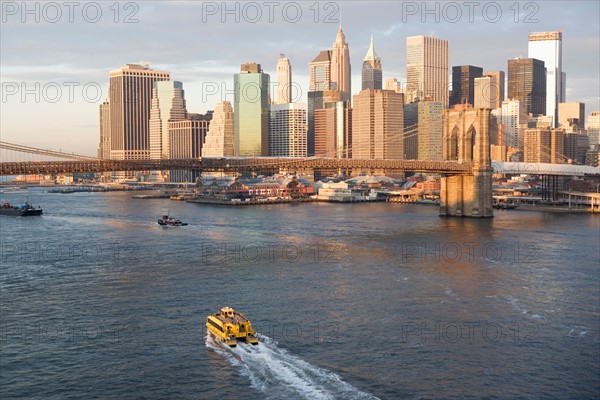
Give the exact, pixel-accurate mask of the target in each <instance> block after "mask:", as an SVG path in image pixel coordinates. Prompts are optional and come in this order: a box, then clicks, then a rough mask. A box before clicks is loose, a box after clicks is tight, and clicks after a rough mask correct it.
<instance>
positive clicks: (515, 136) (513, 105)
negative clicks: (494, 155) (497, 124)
mask: <svg viewBox="0 0 600 400" xmlns="http://www.w3.org/2000/svg"><path fill="white" fill-rule="evenodd" d="M500 121H501V124H502V125H503V126H504V134H505V141H506V142H505V143H506V145H507V146H512V147H518V148H521V149H522V148H523V135H522V133H521V132H522V129H521V127H522V126H523V125H525V124H526V123H527V113H526V112H525V105H524V104H523V102H522V101H521V100H517V99H514V100H504V101H503V102H502V112H501V117H500Z"/></svg>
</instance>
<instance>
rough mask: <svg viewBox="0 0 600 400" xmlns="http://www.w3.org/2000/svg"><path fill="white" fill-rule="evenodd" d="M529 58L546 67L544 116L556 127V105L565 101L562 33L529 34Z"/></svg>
mask: <svg viewBox="0 0 600 400" xmlns="http://www.w3.org/2000/svg"><path fill="white" fill-rule="evenodd" d="M528 56H529V58H536V59H538V60H542V61H543V62H544V66H545V67H546V115H550V116H552V124H553V126H554V127H556V126H558V104H559V103H564V102H565V101H566V99H565V96H564V93H565V86H566V82H565V81H566V74H565V73H564V72H563V71H562V33H561V32H532V33H530V34H529V46H528Z"/></svg>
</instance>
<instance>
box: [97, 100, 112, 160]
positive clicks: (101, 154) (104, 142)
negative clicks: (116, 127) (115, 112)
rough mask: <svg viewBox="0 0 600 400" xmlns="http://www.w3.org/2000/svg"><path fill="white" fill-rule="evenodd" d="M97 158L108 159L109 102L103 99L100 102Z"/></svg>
mask: <svg viewBox="0 0 600 400" xmlns="http://www.w3.org/2000/svg"><path fill="white" fill-rule="evenodd" d="M98 158H99V159H101V160H108V159H110V103H109V102H108V100H107V101H105V102H104V103H102V104H100V145H99V146H98Z"/></svg>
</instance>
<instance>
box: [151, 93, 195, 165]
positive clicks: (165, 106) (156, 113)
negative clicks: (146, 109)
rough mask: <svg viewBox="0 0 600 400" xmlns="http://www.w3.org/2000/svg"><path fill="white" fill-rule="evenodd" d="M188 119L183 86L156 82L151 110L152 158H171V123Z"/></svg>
mask: <svg viewBox="0 0 600 400" xmlns="http://www.w3.org/2000/svg"><path fill="white" fill-rule="evenodd" d="M186 117H187V110H186V108H185V98H184V91H183V84H182V83H181V82H178V81H160V82H156V83H155V85H154V89H152V105H151V108H150V121H149V124H150V158H152V159H161V158H169V146H170V144H169V143H170V141H169V121H178V120H182V119H185V118H186Z"/></svg>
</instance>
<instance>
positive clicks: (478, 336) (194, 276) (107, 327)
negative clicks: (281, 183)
mask: <svg viewBox="0 0 600 400" xmlns="http://www.w3.org/2000/svg"><path fill="white" fill-rule="evenodd" d="M131 195H132V193H131V192H113V193H74V194H51V193H44V192H43V190H42V189H30V190H29V192H28V193H18V194H17V193H14V194H5V195H3V198H5V199H7V200H10V201H11V202H18V201H23V200H24V197H25V196H27V197H28V198H29V201H30V202H31V203H33V204H34V205H41V206H43V208H44V215H43V216H42V217H32V218H15V217H8V216H0V233H1V250H2V253H1V257H2V267H1V270H0V300H1V311H0V312H1V326H0V395H1V397H2V399H9V398H17V397H21V398H22V397H26V398H40V399H42V398H44V399H46V398H119V399H128V398H131V399H141V398H145V399H154V398H178V399H184V398H190V399H237V398H242V397H244V398H248V399H263V398H264V399H374V398H380V399H429V398H434V399H464V398H489V399H514V398H527V399H543V398H564V399H573V398H598V396H599V395H600V350H599V349H600V344H599V341H600V340H599V339H600V322H599V321H600V294H599V292H600V288H599V284H600V280H599V267H598V265H599V262H598V261H599V232H600V218H599V217H598V216H590V215H560V214H548V213H538V212H529V211H503V212H502V211H497V212H496V213H495V218H493V219H486V220H476V219H456V218H440V217H439V216H438V210H437V208H436V207H433V206H419V205H402V204H388V203H373V204H325V203H310V204H282V205H265V206H255V207H229V208H228V207H219V206H210V205H198V204H187V203H184V202H174V201H169V200H166V199H164V200H163V199H159V200H136V199H132V198H131ZM165 212H169V213H170V214H171V215H172V216H174V217H177V218H180V219H182V220H183V221H185V222H188V223H189V226H186V227H179V228H162V227H159V226H158V224H157V222H156V220H157V219H158V218H159V217H160V216H161V214H163V213H165ZM225 305H227V306H231V307H233V308H235V309H236V310H239V311H241V312H244V313H245V314H246V315H247V316H248V317H249V318H250V319H251V320H252V322H253V325H254V327H255V329H256V330H257V331H258V333H259V335H260V337H261V344H260V345H259V346H257V347H248V346H244V345H240V346H238V347H237V348H236V349H227V348H224V347H223V346H222V345H221V344H219V343H217V342H215V341H214V340H213V339H212V338H210V337H208V336H207V334H206V328H205V327H204V322H205V319H206V316H207V315H208V314H210V313H214V312H217V311H218V310H219V308H220V307H222V306H225Z"/></svg>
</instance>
